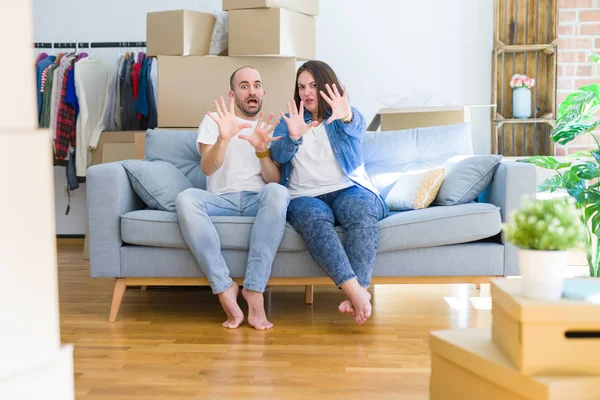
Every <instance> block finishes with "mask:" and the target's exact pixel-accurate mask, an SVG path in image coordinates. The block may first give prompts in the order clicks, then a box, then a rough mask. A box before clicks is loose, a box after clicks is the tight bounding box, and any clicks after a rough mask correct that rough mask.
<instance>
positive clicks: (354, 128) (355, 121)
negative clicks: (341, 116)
mask: <svg viewBox="0 0 600 400" xmlns="http://www.w3.org/2000/svg"><path fill="white" fill-rule="evenodd" d="M351 109H352V121H350V122H348V123H345V122H342V121H341V120H337V121H336V122H338V123H339V126H340V128H341V129H342V131H343V132H344V133H345V134H347V135H348V136H352V137H353V138H356V139H358V140H362V138H363V137H364V136H365V132H366V131H367V123H366V122H365V117H363V115H362V114H361V113H360V111H358V110H357V109H356V108H354V107H351Z"/></svg>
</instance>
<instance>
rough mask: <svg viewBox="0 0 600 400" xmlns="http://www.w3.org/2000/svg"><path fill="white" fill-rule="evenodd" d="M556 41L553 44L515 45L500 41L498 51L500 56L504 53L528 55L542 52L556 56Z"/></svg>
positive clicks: (497, 46)
mask: <svg viewBox="0 0 600 400" xmlns="http://www.w3.org/2000/svg"><path fill="white" fill-rule="evenodd" d="M556 48H557V46H556V41H553V42H552V43H551V44H515V45H505V44H504V43H502V42H501V41H498V44H497V45H496V49H497V50H498V54H502V53H526V52H538V51H539V52H542V53H544V54H546V55H550V54H554V53H555V52H556Z"/></svg>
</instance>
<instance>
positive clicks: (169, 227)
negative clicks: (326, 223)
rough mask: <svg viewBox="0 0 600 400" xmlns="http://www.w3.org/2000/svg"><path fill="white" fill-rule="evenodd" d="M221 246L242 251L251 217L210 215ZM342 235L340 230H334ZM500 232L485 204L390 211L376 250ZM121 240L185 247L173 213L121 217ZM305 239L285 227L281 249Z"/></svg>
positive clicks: (298, 246) (494, 211)
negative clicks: (390, 213)
mask: <svg viewBox="0 0 600 400" xmlns="http://www.w3.org/2000/svg"><path fill="white" fill-rule="evenodd" d="M211 220H212V221H213V223H214V224H215V227H216V229H217V232H218V233H219V238H220V239H221V248H223V249H241V250H247V249H248V244H249V238H250V229H251V228H252V223H253V222H254V217H211ZM337 230H338V233H339V234H340V236H342V232H341V228H340V227H338V228H337ZM499 232H500V211H499V209H498V207H496V206H494V205H492V204H487V203H469V204H463V205H458V206H443V207H429V208H426V209H422V210H414V211H404V212H394V213H392V215H390V216H389V217H387V218H385V219H384V220H382V221H380V222H379V247H378V252H380V253H382V252H387V251H394V250H404V249H411V248H420V247H432V246H442V245H447V244H454V243H465V242H470V241H475V240H479V239H484V238H487V237H490V236H494V235H496V234H497V233H499ZM121 238H122V240H123V241H124V242H125V243H128V244H134V245H140V246H153V247H169V248H180V249H187V248H188V247H187V245H186V243H185V241H184V240H183V236H182V235H181V230H180V229H179V222H178V218H177V214H175V213H170V212H164V211H157V210H140V211H133V212H130V213H127V214H125V215H123V216H121ZM305 249H306V245H305V244H304V240H303V239H302V238H301V237H300V235H298V233H296V231H295V230H294V229H293V228H292V227H291V226H290V225H289V224H287V225H286V228H285V232H284V235H283V240H282V243H281V245H280V246H279V250H280V251H303V250H305Z"/></svg>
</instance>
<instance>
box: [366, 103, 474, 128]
mask: <svg viewBox="0 0 600 400" xmlns="http://www.w3.org/2000/svg"><path fill="white" fill-rule="evenodd" d="M470 120H471V113H470V107H469V106H444V107H408V108H382V109H380V110H379V111H377V114H375V117H373V119H372V120H371V123H370V124H369V126H368V127H367V130H368V131H372V132H375V131H377V129H378V128H379V127H380V126H381V131H382V132H383V131H395V130H403V129H412V128H426V127H430V126H444V125H454V124H461V123H463V122H468V121H470Z"/></svg>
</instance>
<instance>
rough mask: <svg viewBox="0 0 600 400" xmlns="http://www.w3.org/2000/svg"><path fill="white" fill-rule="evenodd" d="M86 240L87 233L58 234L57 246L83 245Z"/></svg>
mask: <svg viewBox="0 0 600 400" xmlns="http://www.w3.org/2000/svg"><path fill="white" fill-rule="evenodd" d="M84 242H85V235H78V234H74V235H70V234H60V235H56V245H57V246H83V244H84Z"/></svg>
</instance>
